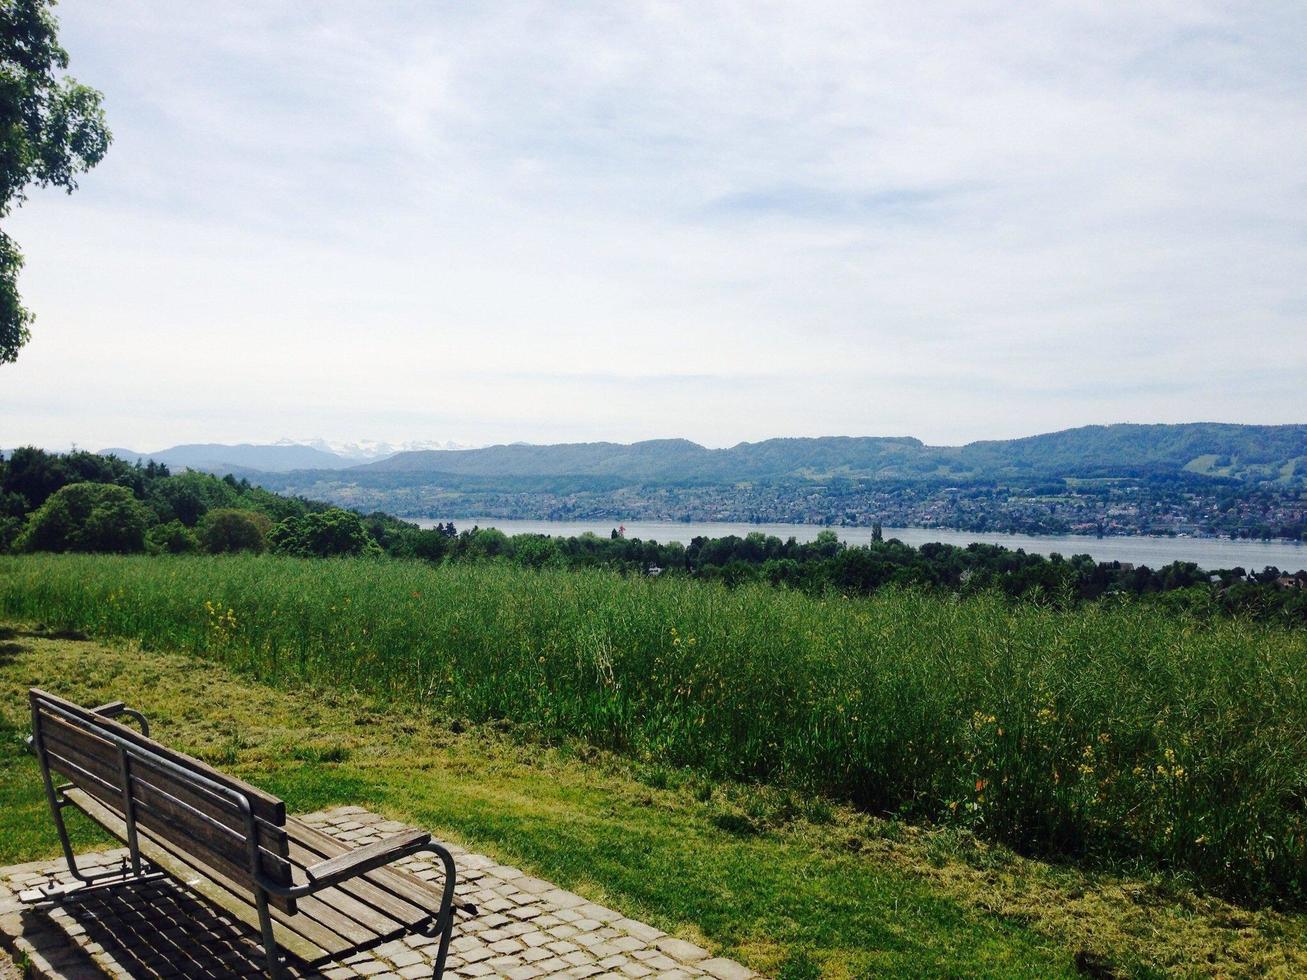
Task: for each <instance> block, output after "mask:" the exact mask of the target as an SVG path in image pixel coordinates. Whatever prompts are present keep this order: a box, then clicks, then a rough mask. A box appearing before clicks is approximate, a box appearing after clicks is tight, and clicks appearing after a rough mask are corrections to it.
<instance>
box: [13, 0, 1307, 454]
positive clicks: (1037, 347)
mask: <svg viewBox="0 0 1307 980" xmlns="http://www.w3.org/2000/svg"><path fill="white" fill-rule="evenodd" d="M58 11H59V15H60V17H61V20H62V24H63V39H64V42H65V46H66V47H67V48H68V49H69V51H70V53H71V55H72V59H73V63H72V74H74V75H75V76H76V77H77V78H79V79H80V80H81V81H84V82H86V83H88V84H91V85H94V86H96V87H98V88H100V89H101V90H102V91H103V92H104V94H105V101H106V106H107V110H108V115H109V119H110V123H111V126H112V128H113V131H114V137H115V139H114V145H113V146H112V148H111V149H110V151H109V155H108V156H107V157H106V158H105V161H104V162H103V163H102V164H101V165H100V167H98V168H97V169H96V170H94V171H93V172H91V173H90V174H88V175H87V176H86V177H85V178H83V180H82V186H81V189H80V190H79V191H78V192H77V193H76V194H74V195H73V196H71V197H66V196H64V195H62V194H60V193H56V192H40V193H37V194H34V195H33V197H32V198H31V200H30V201H29V202H28V203H27V204H26V205H25V206H24V207H23V208H22V209H21V210H20V211H18V212H17V213H16V214H15V215H14V216H13V217H11V218H10V220H9V221H8V223H7V226H6V230H7V231H8V232H9V233H10V234H11V235H13V236H14V237H15V238H16V239H17V240H18V242H19V244H20V246H21V247H22V248H23V250H24V251H25V253H26V255H27V267H26V270H25V272H24V274H23V277H22V281H21V286H22V290H23V293H24V295H25V296H26V299H27V301H28V303H29V305H30V306H31V307H32V309H33V310H34V311H35V312H36V314H37V321H36V324H35V327H34V331H33V334H34V339H33V341H32V343H31V345H30V346H29V347H28V348H27V349H26V350H25V351H24V352H23V354H22V355H21V356H20V358H19V360H18V362H17V363H16V364H14V365H6V366H3V367H0V446H6V445H13V444H16V443H25V442H35V443H37V444H45V445H49V446H64V445H67V444H68V443H70V442H76V443H78V444H79V445H81V446H83V447H86V448H92V449H94V448H101V447H102V446H106V445H126V446H129V447H131V448H138V449H143V450H150V449H157V448H161V447H163V446H167V445H171V444H173V443H178V442H193V441H271V440H273V439H276V438H278V437H283V436H289V437H294V438H307V437H312V436H325V437H327V438H330V439H342V440H343V439H363V438H372V439H386V440H392V441H403V440H426V439H438V440H442V441H443V440H451V439H452V440H456V441H459V442H464V443H486V442H495V441H512V440H527V441H532V442H548V441H573V440H583V439H585V440H588V439H614V440H619V441H628V440H633V439H640V438H649V437H661V436H686V437H689V438H692V439H695V440H697V441H700V442H703V443H706V444H709V445H729V444H733V443H735V442H738V441H740V440H756V439H762V438H766V437H769V436H774V435H822V434H848V435H862V434H869V435H881V434H912V435H919V436H921V437H923V438H925V439H927V440H928V441H931V442H943V443H956V442H962V441H967V440H971V439H976V438H989V437H1006V436H1014V435H1023V434H1029V433H1033V432H1039V431H1047V430H1050V429H1057V428H1064V427H1067V426H1072V425H1079V424H1084V423H1091V422H1113V421H1185V420H1195V419H1215V420H1226V421H1248V422H1304V421H1307V4H1304V3H1302V0H1290V2H1284V3H1274V2H1253V3H1222V4H1208V3H1202V2H1196V0H1176V2H1167V3H1149V2H1131V3H1101V2H1085V3H1042V4H1013V3H1010V2H1004V3H994V4H935V3H915V4H875V3H869V2H854V3H847V4H844V3H823V2H806V3H797V2H796V3H790V4H784V5H773V4H766V3H759V2H747V3H743V2H742V3H714V4H710V3H701V2H694V3H688V2H687V3H684V4H671V3H645V4H640V3H615V4H603V5H597V4H588V3H543V4H532V3H507V4H483V3H441V4H436V3H429V2H420V3H419V2H412V3H380V2H378V3H357V2H353V0H351V2H341V3H329V2H312V3H306V2H295V3H281V4H279V3H273V2H266V0H260V2H249V3H239V2H232V0H223V2H212V3H203V2H191V0H188V2H186V3H178V2H176V0H158V2H146V0H140V2H120V0H64V2H63V3H62V4H61V5H60V6H59V8H58Z"/></svg>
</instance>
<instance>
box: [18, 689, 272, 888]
mask: <svg viewBox="0 0 1307 980" xmlns="http://www.w3.org/2000/svg"><path fill="white" fill-rule="evenodd" d="M38 719H39V722H40V726H41V738H42V740H43V743H44V744H45V745H46V751H47V754H48V755H49V757H50V759H51V764H52V765H53V766H54V768H56V769H57V770H59V771H60V772H62V773H63V774H64V775H65V776H67V777H68V778H69V779H71V780H72V781H73V782H74V783H75V784H77V785H78V786H81V787H82V788H83V789H86V790H87V791H88V792H90V793H91V794H92V795H93V796H95V797H96V798H97V799H98V800H100V801H101V802H102V803H103V804H105V805H106V806H108V807H109V808H111V809H113V810H114V811H116V812H118V813H119V814H120V815H121V814H122V812H123V800H122V787H121V779H122V774H121V768H120V762H119V750H118V746H117V745H115V744H114V743H113V742H110V741H109V740H108V739H105V738H101V737H99V736H98V735H96V734H94V733H93V732H88V731H85V730H83V729H81V728H78V727H77V726H76V725H75V724H72V723H70V722H68V721H65V720H64V719H62V718H60V717H58V716H57V715H53V714H50V713H48V712H40V711H39V706H38ZM94 723H95V724H98V725H101V726H104V727H107V723H106V722H105V721H104V720H103V719H94ZM118 727H120V728H121V727H122V726H118ZM115 734H116V732H115ZM153 744H156V743H153V742H151V747H150V748H149V750H150V751H153V748H152V746H153ZM141 747H142V748H146V746H141ZM129 770H130V772H131V778H132V796H133V801H134V804H135V809H136V820H137V822H138V824H139V825H140V826H142V827H149V828H151V829H153V830H156V831H160V832H167V833H173V834H181V835H184V836H185V837H186V838H187V839H188V840H189V841H190V842H191V845H192V848H191V849H188V853H191V851H192V850H199V851H203V852H204V858H203V860H204V861H205V862H206V863H208V864H212V865H214V866H215V868H217V869H218V870H220V871H222V873H223V874H225V875H227V876H228V877H230V878H232V879H233V880H235V881H249V880H250V872H249V853H248V845H247V843H246V834H247V830H246V826H245V821H244V818H243V816H242V815H241V814H240V813H239V812H238V811H237V810H236V808H235V807H234V805H233V804H232V803H231V802H230V801H228V800H221V799H217V798H215V797H214V796H213V795H212V794H210V793H209V792H208V791H207V790H205V789H204V788H202V787H199V786H196V785H194V784H190V783H188V782H186V781H185V780H183V779H180V778H178V777H177V776H176V775H175V774H173V773H170V772H167V771H165V770H164V769H162V768H161V767H159V766H156V765H154V764H152V763H151V761H150V759H149V758H148V757H144V756H138V755H133V756H132V757H131V759H130V760H129ZM88 777H90V778H88ZM219 782H226V783H230V782H231V781H230V780H225V781H224V780H219ZM215 823H216V824H219V825H220V826H214V824H215ZM255 830H256V832H257V834H258V838H259V844H260V857H261V860H262V868H263V872H264V874H266V875H267V876H268V877H269V878H271V879H272V880H273V881H279V882H281V883H284V884H290V881H291V871H290V865H289V855H288V853H287V841H286V833H285V830H284V828H282V827H268V826H267V825H266V824H263V823H262V822H260V821H257V820H256V821H255ZM269 901H270V902H271V903H272V904H273V905H275V906H277V907H278V908H282V909H284V910H286V911H288V912H293V911H294V908H295V905H294V900H293V899H288V898H285V897H283V896H278V895H270V896H269Z"/></svg>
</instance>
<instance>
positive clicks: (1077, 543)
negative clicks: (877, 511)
mask: <svg viewBox="0 0 1307 980" xmlns="http://www.w3.org/2000/svg"><path fill="white" fill-rule="evenodd" d="M405 520H410V521H413V522H414V523H416V524H420V525H422V526H423V527H432V526H434V525H436V524H444V523H446V521H447V520H452V521H453V522H454V526H455V527H457V528H458V529H459V530H460V531H463V530H467V529H469V528H472V527H494V528H498V529H499V530H501V531H503V532H504V533H505V534H548V535H552V536H555V537H564V538H567V537H576V536H577V535H581V534H584V533H586V532H587V531H590V532H592V533H594V534H599V535H604V536H607V535H608V534H610V533H612V530H613V528H615V527H618V526H619V525H620V524H624V525H625V527H626V536H627V537H628V538H640V539H642V540H645V541H650V540H652V541H658V542H660V543H664V544H665V543H667V542H670V541H680V542H681V543H682V544H689V543H690V541H691V539H692V538H696V537H700V536H702V537H707V538H724V537H726V536H727V535H728V534H735V535H738V536H740V537H744V535H746V534H749V533H751V532H753V531H760V532H761V533H763V534H772V535H775V536H776V537H778V538H780V539H781V540H782V541H784V540H785V539H786V538H789V537H794V538H797V539H798V540H799V541H811V540H812V539H814V538H815V537H816V536H817V534H818V533H819V532H821V531H824V530H827V529H826V528H824V527H822V526H821V525H819V524H728V523H711V522H705V523H678V522H673V521H519V520H507V519H503V518H498V517H464V518H457V517H454V518H447V519H445V520H434V519H431V518H425V517H408V518H405ZM829 530H832V531H834V532H835V533H836V534H838V535H839V537H840V540H841V541H846V542H848V543H849V544H865V543H867V542H868V541H870V540H871V528H869V527H832V528H830V529H829ZM884 534H885V537H886V538H887V539H888V538H898V539H899V540H900V541H902V542H903V543H904V544H910V545H914V546H916V545H923V544H927V543H929V542H932V541H940V542H943V543H944V544H956V545H968V544H971V543H972V542H975V541H979V542H983V543H985V544H998V545H1002V546H1003V547H1005V548H1012V549H1017V548H1021V549H1023V550H1024V551H1026V552H1028V553H1031V554H1039V555H1048V554H1052V553H1053V552H1058V553H1059V554H1061V555H1063V556H1065V557H1068V558H1069V557H1071V556H1072V555H1092V556H1093V557H1094V559H1095V560H1096V561H1128V562H1133V563H1134V564H1136V565H1148V566H1150V567H1152V568H1158V567H1160V566H1162V565H1169V564H1170V563H1171V562H1173V561H1191V562H1194V563H1195V564H1197V565H1198V566H1199V567H1201V568H1206V569H1214V568H1233V567H1235V566H1236V565H1242V566H1243V567H1244V568H1248V569H1259V570H1260V569H1262V568H1265V567H1266V566H1267V565H1274V566H1276V567H1277V568H1280V569H1283V570H1286V571H1297V570H1298V569H1300V568H1307V545H1303V544H1298V543H1293V542H1288V541H1232V540H1230V539H1228V538H1159V537H1146V536H1142V535H1140V536H1135V537H1108V538H1096V537H1092V536H1089V535H1082V534H1049V535H1033V534H987V533H980V532H973V531H948V530H942V529H938V528H922V527H887V528H885V529H884Z"/></svg>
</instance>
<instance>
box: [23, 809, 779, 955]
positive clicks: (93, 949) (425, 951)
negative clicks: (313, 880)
mask: <svg viewBox="0 0 1307 980" xmlns="http://www.w3.org/2000/svg"><path fill="white" fill-rule="evenodd" d="M301 819H302V820H304V821H305V822H306V823H308V824H311V825H312V826H315V827H319V828H321V829H322V830H324V831H326V832H327V833H330V834H332V835H333V836H335V837H337V838H339V839H341V840H343V841H346V842H349V843H351V844H355V845H362V844H368V843H371V842H372V841H375V840H379V839H380V838H382V837H385V836H387V835H389V834H392V833H396V832H398V831H400V830H404V829H406V828H405V827H404V825H403V824H400V823H396V822H394V821H387V820H384V819H383V818H382V817H380V816H378V815H377V814H375V813H369V812H367V811H366V810H364V809H362V808H361V807H339V808H336V809H333V810H327V811H324V812H321V813H314V814H310V815H308V816H306V817H302V818H301ZM447 846H449V849H450V851H451V853H453V855H454V861H455V864H456V865H457V867H458V894H459V896H460V897H462V898H465V899H467V900H468V901H471V902H473V903H475V904H476V905H477V907H478V909H479V910H480V914H479V915H478V916H477V917H476V918H473V919H468V918H466V917H463V916H459V917H458V918H457V919H456V920H455V925H454V940H453V943H452V944H451V946H450V954H449V959H448V961H447V962H446V966H445V976H446V977H450V978H457V980H462V978H474V977H475V978H496V977H506V978H508V980H535V978H537V977H548V978H551V980H553V978H557V980H586V978H594V980H643V978H646V977H648V978H650V980H688V978H691V977H700V978H704V980H747V978H750V977H753V976H754V974H753V973H752V972H751V971H750V970H748V969H746V968H745V967H743V966H741V965H740V964H739V963H736V962H735V961H733V960H728V959H723V958H720V957H712V956H710V955H709V954H708V952H707V951H706V950H704V949H701V948H700V947H698V946H696V945H694V944H693V943H688V942H686V941H684V940H682V939H676V938H674V937H672V936H668V935H666V934H665V933H663V932H661V931H659V930H658V929H655V928H653V927H652V926H649V925H646V924H644V923H642V922H636V921H635V920H633V919H628V918H625V917H623V916H622V914H621V913H620V912H616V911H614V910H613V909H608V908H604V907H603V906H601V905H595V904H593V903H591V902H588V901H587V900H586V899H584V898H582V897H581V896H579V895H576V894H573V893H572V892H569V891H564V890H563V889H561V888H558V887H556V886H554V885H553V884H551V883H550V882H548V881H542V880H540V879H539V878H532V877H530V876H528V875H526V874H524V873H523V872H521V871H520V870H518V869H517V868H510V867H505V866H503V865H499V864H496V863H495V862H494V861H493V860H491V859H490V858H487V857H484V856H482V855H480V854H470V853H468V852H467V851H464V850H463V849H462V848H459V847H456V846H451V845H447ZM125 853H126V851H125V849H121V848H120V849H118V850H116V851H105V852H100V853H97V854H93V855H87V856H86V857H85V859H84V861H82V862H79V863H84V864H86V866H88V867H95V866H101V867H102V866H106V865H110V864H118V863H119V862H121V860H122V858H123V856H124V855H125ZM399 865H400V866H401V867H404V868H406V869H407V870H409V871H411V872H412V873H414V874H416V875H417V876H418V877H420V878H424V879H428V880H430V879H438V878H439V877H440V870H439V868H438V867H437V866H436V865H435V864H434V863H433V861H432V859H431V856H430V855H426V854H419V855H414V856H413V857H411V858H408V859H406V860H404V861H402V862H399ZM71 880H72V879H71V877H70V876H69V875H68V873H67V871H66V870H65V869H64V863H63V861H62V860H57V861H41V862H36V863H33V864H25V865H19V866H16V867H11V868H0V941H2V942H3V943H4V944H5V945H6V946H7V947H8V948H9V949H10V951H11V952H13V953H14V954H15V955H17V956H19V957H25V958H26V962H28V963H29V964H30V969H31V970H32V972H33V973H34V974H35V975H37V976H48V977H60V978H70V980H72V978H80V977H101V976H104V975H105V974H107V975H109V976H112V977H133V978H135V977H207V978H217V977H237V976H258V975H260V974H261V973H262V970H263V954H262V952H261V951H260V949H259V946H258V936H257V934H256V933H255V932H254V931H253V930H251V929H249V928H248V927H246V926H245V925H243V924H241V923H239V922H237V921H235V920H233V919H232V918H231V917H230V916H228V915H226V914H225V913H222V912H221V911H219V910H217V909H215V908H213V907H211V906H209V905H208V904H206V903H204V902H203V901H201V900H199V899H198V898H195V897H194V896H192V895H191V893H190V892H188V891H187V890H186V889H184V888H183V887H181V886H180V885H177V884H175V883H174V882H173V881H172V880H171V879H167V878H165V879H161V880H158V881H151V882H144V883H140V884H136V885H132V886H130V887H127V888H118V889H113V890H108V891H102V892H98V893H96V894H95V895H93V896H92V895H87V896H85V897H83V898H81V899H80V900H78V901H76V902H66V903H63V904H58V905H55V906H54V907H53V908H44V907H43V908H32V907H30V906H28V905H26V904H24V903H23V902H22V901H21V900H20V899H19V897H18V896H19V893H20V892H23V891H25V890H27V889H31V888H36V887H39V886H42V885H49V884H62V883H67V882H69V881H71ZM436 942H437V941H436V940H435V939H431V938H428V937H425V936H406V937H403V938H401V939H396V940H393V941H391V942H388V943H386V944H384V945H382V946H378V947H376V948H375V949H371V950H369V951H367V952H365V953H358V954H354V955H352V956H348V957H346V958H345V959H344V960H342V961H339V962H332V963H327V964H322V965H320V966H319V969H318V970H313V969H310V968H308V967H305V966H303V965H302V964H296V963H294V962H292V970H291V972H292V973H293V975H295V976H297V977H319V978H321V977H326V978H329V980H336V978H345V977H371V978H374V980H396V978H417V977H430V976H431V970H432V961H433V959H434V956H435V949H436ZM2 955H3V954H0V956H2ZM0 976H3V974H0Z"/></svg>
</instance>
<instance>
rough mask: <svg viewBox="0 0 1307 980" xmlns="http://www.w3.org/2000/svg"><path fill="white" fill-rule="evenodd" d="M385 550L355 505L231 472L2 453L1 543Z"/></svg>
mask: <svg viewBox="0 0 1307 980" xmlns="http://www.w3.org/2000/svg"><path fill="white" fill-rule="evenodd" d="M269 548H270V549H272V550H274V551H278V552H282V553H285V554H292V555H303V556H330V555H363V554H380V553H381V549H380V548H379V547H378V545H377V543H376V540H375V539H374V538H373V537H372V536H371V535H370V534H369V533H368V532H367V530H366V528H365V527H364V524H363V520H362V518H360V517H359V515H357V514H355V513H353V512H352V511H346V510H341V509H339V508H334V507H328V506H326V505H325V504H319V503H315V502H313V501H308V500H304V499H301V498H296V497H282V496H279V495H277V494H274V493H270V492H268V491H266V490H263V489H262V488H260V487H256V486H253V485H251V484H250V483H249V482H248V481H245V480H239V481H238V480H236V479H235V478H234V477H230V476H227V477H223V478H222V479H219V478H217V477H215V476H211V475H209V474H207V473H195V472H187V473H181V474H178V475H175V476H174V475H173V474H172V473H170V472H169V471H168V468H167V467H166V466H162V465H158V464H155V463H149V464H148V465H146V466H141V465H140V464H139V463H138V464H130V463H126V462H124V461H123V460H120V459H118V458H116V457H113V456H100V455H98V454H95V453H87V452H73V453H47V452H44V451H42V450H40V449H19V450H16V451H15V452H14V453H13V455H12V456H11V457H10V458H9V459H7V460H5V459H3V458H0V549H4V550H13V551H98V552H116V553H119V554H131V553H135V552H150V553H155V554H163V553H170V554H183V553H187V552H197V551H200V552H208V553H210V554H222V553H224V552H233V551H263V550H265V549H269Z"/></svg>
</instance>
